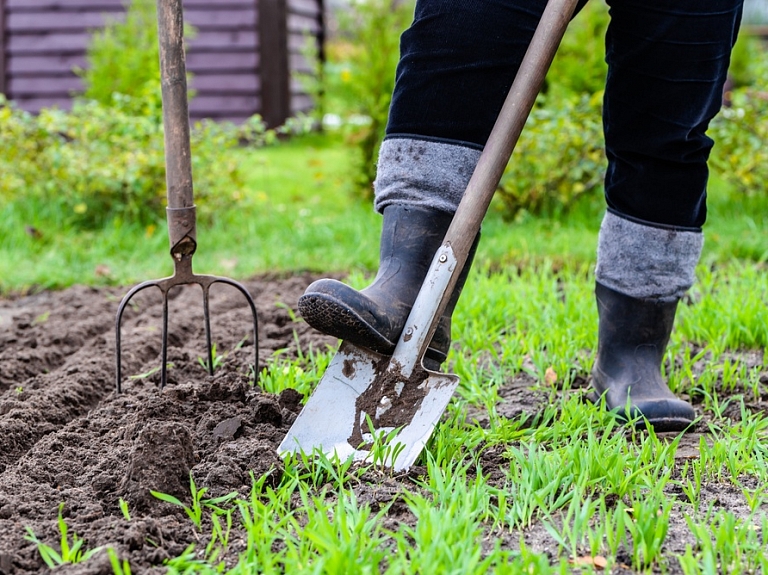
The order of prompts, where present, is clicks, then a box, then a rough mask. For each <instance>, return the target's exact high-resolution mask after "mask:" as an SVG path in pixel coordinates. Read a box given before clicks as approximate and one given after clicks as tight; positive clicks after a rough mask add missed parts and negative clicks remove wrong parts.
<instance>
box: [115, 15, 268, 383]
mask: <svg viewBox="0 0 768 575" xmlns="http://www.w3.org/2000/svg"><path fill="white" fill-rule="evenodd" d="M157 19H158V31H159V40H160V76H161V83H162V92H163V127H164V130H163V133H164V138H165V179H166V183H167V184H168V207H167V209H166V213H167V217H168V236H169V239H170V241H171V257H172V258H173V268H174V269H173V275H172V276H171V277H167V278H163V279H159V280H150V281H147V282H144V283H141V284H139V285H137V286H135V287H134V288H133V289H131V290H130V291H129V292H128V293H127V294H126V295H125V297H124V298H123V300H122V301H121V302H120V306H119V308H118V310H117V318H116V319H115V352H116V357H117V366H116V367H117V369H116V370H115V371H116V378H117V392H118V393H120V391H121V389H120V387H121V378H122V368H121V363H120V362H121V353H120V323H121V322H122V318H123V310H124V309H125V306H126V304H127V303H128V302H129V301H130V299H131V298H132V297H133V296H134V295H135V294H136V293H137V292H139V291H141V290H143V289H145V288H147V287H150V286H157V287H158V288H160V291H161V292H162V293H163V334H162V339H163V344H162V350H161V352H160V355H161V360H162V365H161V366H160V386H161V387H165V384H166V382H167V379H168V378H167V376H168V366H167V360H168V292H169V291H170V289H171V288H172V287H174V286H177V285H184V284H198V285H199V286H200V287H201V288H202V290H203V316H204V320H205V340H206V345H207V347H208V350H207V351H208V373H210V374H211V375H213V346H212V344H211V318H210V310H209V301H208V299H209V298H208V289H209V288H210V286H211V284H214V283H224V284H228V285H231V286H233V287H235V288H237V289H238V290H239V291H240V293H242V294H243V295H244V296H245V299H246V300H247V301H248V306H249V307H250V308H251V313H252V314H253V349H254V362H253V370H254V382H255V379H257V378H258V374H259V336H258V330H259V322H258V318H257V316H256V304H255V303H254V302H253V298H252V297H251V294H249V293H248V290H247V289H245V287H244V286H243V285H242V284H240V283H238V282H236V281H235V280H232V279H229V278H223V277H218V276H210V275H197V274H195V273H194V272H193V271H192V256H193V255H194V253H195V251H196V250H197V224H196V216H195V202H194V198H193V194H192V162H191V151H190V145H189V107H188V101H187V73H186V66H185V64H184V38H183V36H184V16H183V14H182V7H181V0H158V2H157Z"/></svg>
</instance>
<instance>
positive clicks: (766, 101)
mask: <svg viewBox="0 0 768 575" xmlns="http://www.w3.org/2000/svg"><path fill="white" fill-rule="evenodd" d="M763 86H768V75H766V76H765V77H764V83H763ZM709 135H710V136H711V137H712V138H713V139H714V140H715V147H714V148H713V150H712V154H711V156H710V158H709V165H710V167H711V169H712V171H713V172H714V173H716V174H717V175H718V176H719V177H720V178H721V179H723V180H724V181H725V182H728V183H729V184H730V185H732V186H733V187H735V188H736V189H737V190H739V191H741V192H743V193H745V194H747V195H752V194H757V193H762V194H765V193H766V192H767V191H768V91H762V92H761V91H758V90H757V89H754V88H737V89H734V90H733V91H732V92H731V106H730V107H728V108H723V110H721V112H720V114H719V115H718V116H717V117H716V118H715V119H714V121H713V122H712V124H711V126H710V129H709Z"/></svg>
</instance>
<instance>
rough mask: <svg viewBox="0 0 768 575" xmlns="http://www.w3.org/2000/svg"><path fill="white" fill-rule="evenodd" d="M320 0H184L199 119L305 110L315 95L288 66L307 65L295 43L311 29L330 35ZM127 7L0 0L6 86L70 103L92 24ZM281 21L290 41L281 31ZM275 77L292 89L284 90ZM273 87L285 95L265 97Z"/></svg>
mask: <svg viewBox="0 0 768 575" xmlns="http://www.w3.org/2000/svg"><path fill="white" fill-rule="evenodd" d="M321 2H322V0H184V14H185V19H186V20H187V21H188V22H189V23H190V24H191V25H192V26H194V27H195V28H196V29H197V34H196V36H195V37H194V38H193V39H192V40H191V42H190V46H189V52H188V55H187V68H188V70H189V71H190V73H191V74H192V75H193V78H192V83H191V86H190V87H191V88H192V89H194V90H195V92H196V94H195V98H194V99H193V100H192V102H191V104H190V115H191V116H192V118H193V119H199V118H214V119H220V120H232V121H242V120H244V119H245V118H247V117H249V116H251V115H252V114H255V113H264V112H267V113H269V114H270V115H269V120H270V124H272V125H277V124H279V123H282V121H283V120H284V119H285V118H286V117H287V116H288V115H290V114H292V113H295V112H296V111H299V110H304V109H306V107H307V105H308V102H307V100H306V98H307V96H306V95H305V94H303V93H302V92H301V89H300V86H293V85H292V83H291V81H290V76H291V71H290V68H289V66H290V65H292V66H294V67H295V68H296V69H298V68H301V67H306V62H304V61H303V59H302V58H301V55H300V54H299V53H298V52H295V51H294V50H295V49H294V48H293V47H291V45H294V44H295V45H298V47H299V52H300V46H301V45H302V44H303V43H304V42H306V34H307V33H309V34H311V35H313V37H314V38H317V39H322V34H321V30H322V27H323V21H322V4H321ZM123 6H124V4H123V0H0V8H4V10H0V14H2V16H0V22H2V18H3V17H4V20H5V21H4V22H3V24H4V25H3V26H2V27H1V28H0V29H1V30H2V32H0V34H2V35H3V36H4V37H3V36H0V40H3V41H2V42H0V46H2V47H4V50H3V48H0V62H3V63H4V64H5V65H4V66H3V64H2V63H0V72H3V73H2V74H0V76H1V77H2V79H0V87H2V91H3V92H4V93H5V94H6V95H7V96H8V97H9V98H10V99H13V100H14V101H15V102H17V104H18V105H19V106H20V107H21V108H23V109H26V110H29V111H32V112H36V111H39V110H40V109H41V108H43V107H48V106H54V105H55V106H59V107H62V108H65V109H66V108H68V107H69V106H70V105H71V98H72V95H73V94H75V93H78V92H79V91H81V90H82V82H81V80H80V79H79V78H78V77H77V76H76V75H75V74H74V73H73V72H72V69H73V67H83V66H85V63H86V62H85V48H86V45H87V43H88V39H89V34H90V31H91V30H93V29H95V28H99V27H101V26H103V24H104V22H105V20H106V19H108V18H120V17H121V16H122V14H123V11H124V7H123ZM262 11H263V12H264V13H263V14H261V12H262ZM281 21H282V24H281ZM281 29H282V30H284V32H283V35H282V41H280V36H279V34H278V36H277V38H275V34H274V31H279V30H281ZM267 31H268V33H266V32H267ZM265 33H266V34H265ZM262 34H265V35H264V37H263V38H262ZM299 39H300V40H299ZM264 41H266V42H267V43H266V44H265V43H264ZM3 56H4V57H3ZM275 62H277V63H278V64H279V65H278V66H276V65H275V64H274V63H275ZM3 84H4V85H3ZM275 85H278V86H280V85H285V86H286V88H285V89H284V90H283V91H282V92H280V90H277V91H276V90H275V88H274V86H275ZM287 86H291V90H293V89H294V88H295V93H290V92H289V89H288V88H287ZM274 94H277V95H278V96H279V97H280V98H282V101H278V102H276V103H274V102H272V103H270V102H269V101H263V100H264V99H265V98H266V99H267V100H269V97H270V96H269V95H273V96H274ZM265 104H267V105H271V106H272V107H271V109H269V108H268V109H264V105H265Z"/></svg>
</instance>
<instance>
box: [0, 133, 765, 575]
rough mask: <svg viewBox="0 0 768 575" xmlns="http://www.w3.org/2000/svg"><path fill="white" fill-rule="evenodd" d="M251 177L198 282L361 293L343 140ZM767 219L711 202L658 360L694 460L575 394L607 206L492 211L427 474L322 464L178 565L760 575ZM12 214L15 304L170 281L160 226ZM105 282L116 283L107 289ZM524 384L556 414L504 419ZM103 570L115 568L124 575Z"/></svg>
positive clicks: (357, 232)
mask: <svg viewBox="0 0 768 575" xmlns="http://www.w3.org/2000/svg"><path fill="white" fill-rule="evenodd" d="M241 159H242V161H243V166H244V170H245V174H246V182H247V184H246V188H245V190H246V191H245V197H244V198H243V200H242V201H241V203H240V204H238V205H237V206H233V207H232V209H228V210H224V211H223V212H222V213H220V214H216V215H215V217H214V218H213V223H212V224H207V225H205V226H201V228H200V230H199V233H198V239H199V242H200V247H199V252H198V254H197V255H196V263H197V268H198V269H199V270H201V271H203V270H204V271H208V272H211V273H224V274H227V275H232V276H236V277H247V276H251V275H253V274H256V273H261V272H267V271H292V270H304V269H311V270H317V271H322V270H328V271H342V272H351V275H350V279H349V281H350V282H351V283H353V284H354V285H357V286H362V285H364V284H365V282H366V281H367V277H369V276H370V273H371V272H372V270H373V269H374V268H375V264H376V259H377V251H378V228H379V225H380V223H379V218H378V216H377V215H376V214H374V213H373V210H372V209H371V207H370V206H369V205H366V204H365V203H363V202H361V201H359V200H358V199H356V197H355V195H354V191H353V190H352V189H351V188H350V187H349V184H348V183H347V169H348V168H347V167H348V162H349V157H348V155H347V152H346V151H345V150H344V148H342V147H341V146H339V145H338V141H336V140H334V139H332V138H322V137H319V136H311V137H308V138H303V139H300V140H295V141H292V142H290V143H284V144H281V145H279V146H275V147H272V148H268V149H264V150H259V151H256V152H250V153H248V154H245V153H243V154H242V158H241ZM766 208H768V198H765V197H757V196H756V197H754V198H740V197H733V195H732V194H731V193H729V191H728V190H727V189H726V188H725V186H723V185H722V184H719V183H718V182H714V183H713V185H712V187H711V191H710V223H709V224H708V225H707V236H706V237H707V240H706V244H705V252H704V256H703V259H702V263H701V265H700V266H699V268H698V270H697V275H698V283H697V285H696V286H695V288H694V289H693V290H692V291H691V294H690V297H689V298H688V299H687V300H686V301H685V302H684V303H683V304H682V305H681V306H680V310H679V314H678V318H677V329H676V330H675V332H674V334H673V337H672V340H671V343H670V346H669V349H668V351H667V355H666V360H665V363H664V371H665V375H666V376H667V377H668V379H669V381H670V385H671V387H672V389H673V390H675V391H676V392H678V393H681V394H686V395H688V396H690V397H693V398H695V399H696V401H698V402H700V403H701V405H702V407H703V410H704V414H705V417H704V420H703V421H702V422H701V423H700V428H699V432H700V437H699V438H698V440H694V442H693V445H692V446H688V447H686V449H692V450H693V452H694V455H693V456H691V457H678V456H677V454H678V450H679V446H680V442H681V441H682V440H683V439H684V438H683V437H682V436H677V437H675V436H657V435H655V434H654V433H652V432H651V433H633V432H632V431H629V430H626V429H624V428H622V427H620V426H619V425H618V424H617V423H616V422H615V421H614V419H613V418H612V416H611V415H610V414H607V413H605V412H604V411H602V410H600V409H596V408H594V407H592V406H591V405H589V404H585V403H584V401H583V399H582V398H581V394H580V392H579V391H578V390H574V389H572V386H573V385H574V384H575V383H578V382H579V381H581V380H582V379H583V378H584V377H586V376H587V375H588V373H589V371H590V369H591V365H592V361H593V350H594V347H595V344H596V325H597V315H596V311H595V306H594V301H593V297H594V296H593V292H592V290H593V282H594V277H593V267H594V259H595V244H596V235H597V230H598V229H599V225H600V219H601V216H602V208H601V207H600V202H599V201H597V199H591V200H587V201H584V202H582V203H581V204H580V205H578V206H577V207H576V209H575V211H574V213H573V214H571V215H570V216H569V217H567V218H539V219H536V218H530V217H526V218H522V219H521V220H520V221H518V222H505V221H504V220H503V219H502V218H501V216H500V214H499V213H498V212H497V211H496V208H495V206H494V208H493V209H492V212H491V214H489V217H488V219H487V221H486V223H485V224H484V229H483V240H482V243H481V246H480V250H479V254H478V258H477V261H478V263H477V265H476V266H475V268H474V269H473V271H472V273H471V275H470V279H469V281H468V283H467V287H466V289H465V291H464V294H463V296H462V300H461V302H460V304H459V307H458V310H457V312H456V315H455V321H454V326H453V334H454V345H453V348H452V351H451V355H450V357H449V365H450V366H451V368H452V369H454V370H455V371H456V372H457V373H458V374H459V375H460V377H461V384H460V387H459V390H458V392H457V394H456V396H455V398H454V400H453V401H452V403H451V404H450V406H449V408H448V411H447V413H446V416H445V418H444V420H443V421H442V422H441V424H440V425H439V426H438V427H437V429H436V431H435V433H434V435H433V437H432V439H431V440H430V442H429V445H428V447H427V449H426V450H425V452H424V453H423V455H422V456H421V458H420V460H419V462H418V463H419V465H420V466H422V467H421V468H420V469H422V473H421V474H420V475H419V476H418V477H411V478H403V477H399V478H391V477H390V476H389V475H388V474H387V473H386V472H383V471H381V470H377V469H374V468H372V467H370V466H368V467H360V466H356V465H351V464H350V463H349V462H341V461H334V460H333V459H329V458H328V457H325V456H322V455H318V454H314V455H298V456H291V457H288V458H287V459H286V460H285V462H284V465H285V470H284V472H283V473H282V475H281V476H280V477H279V479H278V478H277V476H275V477H274V478H268V477H267V476H262V477H255V478H254V486H253V490H252V492H251V493H250V494H239V498H237V499H235V498H231V499H226V500H224V501H223V502H222V503H221V505H216V506H215V507H209V506H205V505H202V506H198V507H199V511H200V516H199V517H198V515H195V524H196V525H201V526H203V532H202V533H201V537H200V542H199V543H198V544H197V545H196V546H195V547H194V548H190V549H188V550H187V551H186V552H185V553H183V554H182V555H181V556H179V557H176V558H173V559H171V560H170V561H169V563H168V570H169V572H170V573H182V572H184V573H214V572H222V571H226V572H231V573H254V572H260V573H299V572H302V573H303V572H307V573H382V572H384V573H462V574H464V573H478V574H480V573H488V572H499V573H570V572H573V571H574V569H576V565H575V563H573V562H578V564H579V565H580V569H581V572H585V573H588V572H600V567H599V566H598V563H599V562H600V561H602V560H604V561H605V563H606V569H607V570H610V569H611V568H612V567H615V566H618V565H620V564H625V565H627V566H629V568H630V569H631V570H633V571H635V572H650V571H654V572H662V573H663V572H683V573H686V574H698V573H702V574H703V573H707V574H709V573H713V574H714V573H756V572H761V570H762V572H765V571H766V569H768V562H767V560H766V559H765V556H764V555H765V554H764V551H765V548H766V545H768V518H767V516H766V510H767V509H768V489H766V488H765V485H768V418H766V416H765V413H764V412H763V411H762V410H760V409H758V410H756V411H754V412H753V410H752V409H750V407H749V406H750V405H751V404H754V403H756V402H758V401H761V398H762V397H765V395H766V393H767V390H766V386H765V383H764V382H763V381H761V376H764V374H765V367H764V365H765V352H764V350H765V349H766V347H767V346H768V327H766V326H768V311H767V310H766V301H768V274H766V270H765V260H766V255H768V242H766V241H765V238H766V232H768V219H767V218H768V209H766ZM1 210H2V212H1V214H2V221H3V222H4V224H3V225H4V227H5V229H7V230H8V231H9V233H7V234H5V235H4V236H3V238H2V240H0V241H1V242H2V243H1V244H0V282H1V283H0V286H2V289H3V290H6V291H9V290H11V291H19V290H24V289H29V288H30V286H43V287H64V286H67V285H70V284H73V283H91V284H103V283H131V282H135V281H139V280H142V279H147V278H149V277H156V276H159V275H165V274H167V273H168V272H169V271H170V267H171V266H170V259H169V258H168V255H167V249H168V248H167V243H166V236H165V230H164V229H163V228H162V226H159V227H158V228H157V229H156V230H154V232H153V233H151V234H149V233H148V232H147V230H145V229H139V228H137V227H135V226H131V225H128V224H123V225H115V226H113V227H111V228H109V229H105V230H99V231H97V232H90V233H79V234H75V233H74V232H73V230H71V229H68V228H66V227H65V226H64V227H61V228H57V227H56V225H55V224H54V223H53V222H46V221H43V220H30V221H27V218H29V217H32V216H30V214H31V213H32V211H30V208H29V207H28V206H27V207H25V208H23V209H22V207H20V206H5V207H3V208H1ZM24 225H33V226H34V227H36V228H37V229H39V230H40V232H41V233H42V238H40V239H34V238H32V236H30V235H28V234H26V233H25V232H24V229H23V226H24ZM30 263H31V265H30ZM100 265H101V266H106V267H107V268H108V269H109V273H105V272H104V271H103V268H102V273H101V274H97V273H96V267H97V266H100ZM749 354H751V355H749ZM331 355H332V353H331V352H329V351H325V350H320V351H319V350H304V353H302V354H301V355H300V356H299V357H298V358H297V359H287V358H284V357H276V358H275V359H274V364H273V365H272V367H271V369H270V370H268V371H267V372H265V374H264V375H263V376H262V378H261V385H262V386H263V387H264V388H265V389H266V390H267V391H271V392H278V391H280V390H281V389H284V388H286V387H294V388H297V389H299V390H300V391H302V392H308V391H309V390H311V388H312V386H313V385H314V383H315V382H317V381H318V380H319V378H320V376H321V374H322V373H323V371H324V370H325V368H326V366H327V364H328V361H329V359H330V357H331ZM750 357H752V358H753V359H752V360H749V358H750ZM515 378H523V380H524V381H526V382H528V383H529V384H530V385H531V386H533V388H535V391H536V393H537V394H539V395H540V396H542V397H543V398H544V405H543V406H542V408H541V409H540V410H539V412H538V413H537V414H536V416H535V417H533V418H528V419H526V417H525V416H519V417H513V418H511V419H509V418H506V417H504V416H502V415H501V414H500V413H499V405H500V402H501V401H503V393H504V389H505V387H506V386H508V385H509V384H510V383H511V382H512V381H513V380H514V379H515ZM531 393H533V391H532V392H531ZM489 453H495V454H496V455H495V458H491V459H485V458H484V454H489ZM268 479H269V481H268ZM382 484H386V485H390V486H394V487H395V488H396V489H397V493H396V494H395V495H393V496H392V497H390V498H385V500H384V501H383V502H380V503H377V504H376V505H373V504H372V503H371V499H370V498H368V499H366V502H363V501H362V500H361V499H362V495H361V494H362V493H365V489H363V488H364V487H367V488H370V489H374V488H376V486H379V485H382ZM206 487H208V486H204V487H201V488H200V489H199V490H197V489H196V491H197V493H198V495H199V494H200V493H203V491H202V490H203V489H205V488H206ZM713 492H714V493H717V494H720V495H719V496H727V497H728V498H729V499H727V501H729V502H730V503H720V502H719V499H717V498H716V497H714V496H713V495H712V493H713ZM191 501H192V502H193V506H192V507H190V509H192V508H194V498H193V499H191ZM179 503H180V504H182V505H185V506H186V505H187V502H179ZM116 512H117V510H116ZM393 517H394V518H395V519H393ZM233 532H235V533H237V534H238V538H239V539H238V541H239V540H240V539H241V540H242V542H243V543H242V546H241V544H240V543H238V544H237V545H234V544H233V542H232V536H231V534H232V533H233ZM534 533H538V535H536V536H535V537H534V536H533V535H532V534H534ZM672 533H674V538H672V535H671V534H672ZM233 554H234V556H233ZM224 557H227V558H228V559H227V561H228V563H227V564H226V566H225V564H224V563H222V561H224ZM111 559H112V562H113V565H114V566H115V567H114V569H115V572H118V571H120V570H122V571H123V572H125V571H126V567H125V565H124V564H121V563H120V562H119V560H118V558H117V557H116V556H114V557H111ZM607 570H606V572H608V571H607Z"/></svg>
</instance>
